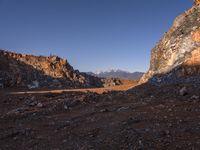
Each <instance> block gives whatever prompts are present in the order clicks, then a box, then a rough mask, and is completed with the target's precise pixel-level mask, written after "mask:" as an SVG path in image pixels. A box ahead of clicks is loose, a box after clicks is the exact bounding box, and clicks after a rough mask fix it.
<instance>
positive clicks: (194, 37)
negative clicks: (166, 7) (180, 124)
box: [140, 1, 200, 83]
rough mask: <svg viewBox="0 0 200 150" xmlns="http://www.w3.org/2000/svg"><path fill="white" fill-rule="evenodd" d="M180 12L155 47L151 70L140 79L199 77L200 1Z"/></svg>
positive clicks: (157, 81) (166, 80)
mask: <svg viewBox="0 0 200 150" xmlns="http://www.w3.org/2000/svg"><path fill="white" fill-rule="evenodd" d="M198 3H199V2H197V1H196V5H195V6H193V7H192V8H191V9H189V10H188V11H186V12H184V13H183V14H182V15H180V16H178V17H177V18H176V19H175V21H174V23H173V25H172V27H171V28H170V30H169V31H168V32H167V33H165V35H164V36H163V38H162V39H161V40H160V42H159V43H158V44H157V45H156V46H155V48H153V49H152V52H151V62H150V69H149V71H148V72H147V73H146V74H145V75H144V76H143V77H142V78H141V80H140V83H144V82H147V81H151V82H154V83H164V82H180V81H182V80H185V81H186V80H187V81H191V80H195V82H196V81H197V80H198V81H200V79H199V77H200V76H199V75H200V5H199V4H198Z"/></svg>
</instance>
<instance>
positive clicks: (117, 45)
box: [0, 0, 193, 72]
mask: <svg viewBox="0 0 200 150" xmlns="http://www.w3.org/2000/svg"><path fill="white" fill-rule="evenodd" d="M192 5H193V1H192V0H0V20H1V22H0V48H2V49H7V50H12V51H15V52H20V53H28V54H35V55H49V54H50V53H51V54H56V55H58V56H60V57H63V58H67V59H68V61H69V62H70V64H71V65H72V66H73V67H74V68H75V69H79V70H80V71H96V70H106V69H109V68H114V69H122V70H127V71H131V72H133V71H146V70H147V69H148V67H149V60H150V50H151V49H152V48H153V47H154V45H155V44H156V42H158V41H159V39H160V38H161V37H162V35H163V34H164V32H166V31H167V30H168V29H169V27H170V26H171V25H172V22H173V20H174V19H175V17H176V16H177V15H179V14H181V13H183V12H184V11H185V10H187V9H188V8H190V7H191V6H192Z"/></svg>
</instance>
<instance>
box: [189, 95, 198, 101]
mask: <svg viewBox="0 0 200 150" xmlns="http://www.w3.org/2000/svg"><path fill="white" fill-rule="evenodd" d="M199 98H200V97H199V96H197V95H193V96H192V97H191V98H190V99H191V100H199Z"/></svg>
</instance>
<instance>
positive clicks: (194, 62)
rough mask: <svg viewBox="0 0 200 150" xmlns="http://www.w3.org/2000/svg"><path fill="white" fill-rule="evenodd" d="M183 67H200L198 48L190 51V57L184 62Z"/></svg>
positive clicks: (199, 50)
mask: <svg viewBox="0 0 200 150" xmlns="http://www.w3.org/2000/svg"><path fill="white" fill-rule="evenodd" d="M185 65H188V66H196V65H200V48H198V49H196V50H194V51H192V57H190V58H189V59H188V60H186V62H185Z"/></svg>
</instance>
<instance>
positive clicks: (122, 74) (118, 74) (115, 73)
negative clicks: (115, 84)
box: [87, 69, 144, 80]
mask: <svg viewBox="0 0 200 150" xmlns="http://www.w3.org/2000/svg"><path fill="white" fill-rule="evenodd" d="M87 74H89V75H92V76H96V77H101V78H120V79H128V80H138V79H140V78H141V77H142V75H143V74H144V73H143V72H133V73H131V72H128V71H123V70H119V69H117V70H114V69H111V70H108V71H97V72H87Z"/></svg>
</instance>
